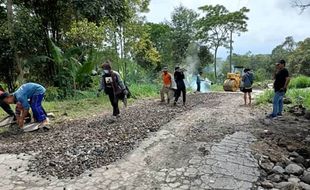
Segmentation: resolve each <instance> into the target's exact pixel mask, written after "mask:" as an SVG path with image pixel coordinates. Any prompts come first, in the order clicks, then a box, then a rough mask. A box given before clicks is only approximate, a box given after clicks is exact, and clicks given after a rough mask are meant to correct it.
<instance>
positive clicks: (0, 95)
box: [0, 87, 15, 118]
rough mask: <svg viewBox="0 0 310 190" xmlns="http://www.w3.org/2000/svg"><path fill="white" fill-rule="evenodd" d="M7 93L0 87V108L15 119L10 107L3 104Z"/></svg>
mask: <svg viewBox="0 0 310 190" xmlns="http://www.w3.org/2000/svg"><path fill="white" fill-rule="evenodd" d="M8 95H9V93H7V92H5V91H4V90H3V89H2V88H1V87H0V107H1V108H2V109H3V110H4V111H5V112H6V113H7V114H8V115H9V116H10V117H14V118H15V114H14V112H13V110H12V109H11V107H10V105H9V104H7V103H5V102H4V101H3V99H4V98H5V97H7V96H8Z"/></svg>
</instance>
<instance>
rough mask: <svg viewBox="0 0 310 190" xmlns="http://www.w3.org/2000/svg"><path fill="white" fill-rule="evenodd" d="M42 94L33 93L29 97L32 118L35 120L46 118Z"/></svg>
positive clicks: (39, 120) (40, 120)
mask: <svg viewBox="0 0 310 190" xmlns="http://www.w3.org/2000/svg"><path fill="white" fill-rule="evenodd" d="M43 98H44V94H39V95H34V96H32V97H31V99H30V107H31V110H32V113H33V118H34V120H35V121H37V122H42V121H44V120H46V112H45V110H44V109H43V107H42V101H43Z"/></svg>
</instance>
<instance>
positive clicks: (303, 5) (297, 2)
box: [292, 0, 310, 12]
mask: <svg viewBox="0 0 310 190" xmlns="http://www.w3.org/2000/svg"><path fill="white" fill-rule="evenodd" d="M292 6H293V7H297V8H299V9H300V11H301V12H303V11H304V10H306V9H307V8H309V7H310V1H309V0H304V1H302V0H293V1H292Z"/></svg>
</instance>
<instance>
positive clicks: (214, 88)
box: [211, 84, 224, 92]
mask: <svg viewBox="0 0 310 190" xmlns="http://www.w3.org/2000/svg"><path fill="white" fill-rule="evenodd" d="M211 91H212V92H220V91H224V89H223V84H212V85H211Z"/></svg>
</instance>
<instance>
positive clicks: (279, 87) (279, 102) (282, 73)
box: [267, 59, 290, 118]
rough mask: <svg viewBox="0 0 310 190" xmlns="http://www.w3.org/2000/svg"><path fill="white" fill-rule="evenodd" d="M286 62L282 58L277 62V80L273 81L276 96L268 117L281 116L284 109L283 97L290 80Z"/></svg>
mask: <svg viewBox="0 0 310 190" xmlns="http://www.w3.org/2000/svg"><path fill="white" fill-rule="evenodd" d="M285 64H286V62H285V61H284V60H283V59H281V60H280V61H278V62H277V63H276V73H275V81H274V83H273V88H274V92H275V94H274V97H273V102H272V103H273V110H272V113H271V114H270V115H268V116H267V117H268V118H275V117H279V116H280V117H281V116H282V111H283V97H284V95H285V93H286V91H287V87H288V84H289V82H290V77H289V72H288V70H287V69H286V68H285Z"/></svg>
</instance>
